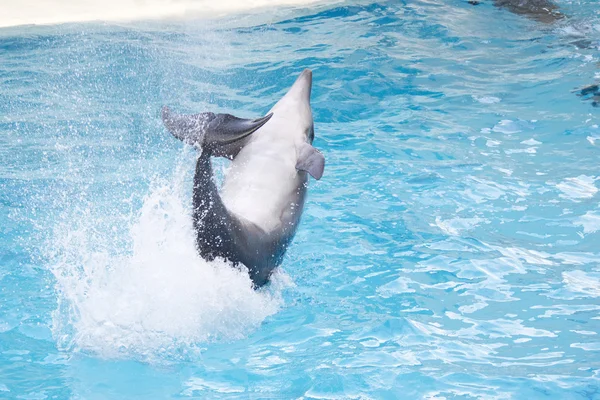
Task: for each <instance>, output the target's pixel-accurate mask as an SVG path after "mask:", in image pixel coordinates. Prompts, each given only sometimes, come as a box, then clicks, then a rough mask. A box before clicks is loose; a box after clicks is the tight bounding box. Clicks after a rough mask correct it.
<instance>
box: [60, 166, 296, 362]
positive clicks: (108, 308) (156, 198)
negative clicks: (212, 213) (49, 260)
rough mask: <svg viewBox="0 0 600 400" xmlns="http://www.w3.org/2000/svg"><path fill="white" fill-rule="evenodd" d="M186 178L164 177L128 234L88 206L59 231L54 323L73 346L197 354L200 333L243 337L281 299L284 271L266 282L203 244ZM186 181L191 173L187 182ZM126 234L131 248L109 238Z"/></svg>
mask: <svg viewBox="0 0 600 400" xmlns="http://www.w3.org/2000/svg"><path fill="white" fill-rule="evenodd" d="M184 181H185V180H184V179H182V178H175V179H174V180H173V181H171V182H157V183H155V184H153V185H152V189H151V190H150V193H149V194H148V195H147V196H146V197H145V199H144V200H143V205H142V208H141V210H139V211H138V212H137V213H135V214H134V215H132V216H131V217H129V218H128V219H129V221H128V224H129V228H128V229H125V230H124V232H126V233H125V235H126V236H127V237H125V238H122V239H123V240H117V241H115V240H114V237H111V235H113V234H115V233H114V232H115V231H113V230H110V229H107V230H104V231H103V230H102V229H99V228H98V227H99V226H102V221H100V217H94V216H92V215H91V212H89V211H88V214H83V215H81V214H80V215H81V217H80V218H79V219H78V221H77V223H73V218H72V216H71V217H69V218H65V219H63V220H62V222H60V223H58V224H57V226H56V229H55V234H54V236H53V239H52V241H53V246H54V250H55V253H54V255H53V260H54V267H53V269H52V271H53V274H54V276H55V277H56V289H57V293H58V308H57V310H56V311H55V312H54V315H53V333H54V336H55V337H56V339H57V342H58V344H59V346H60V347H61V348H62V349H65V350H72V351H86V352H91V353H94V354H98V355H100V356H102V357H108V358H113V357H116V358H122V357H126V358H127V357H134V358H138V359H143V360H150V361H152V360H165V359H167V360H168V359H171V358H177V359H179V358H182V357H183V358H189V357H194V355H196V354H197V353H198V352H199V351H200V347H199V345H200V344H201V343H206V342H211V341H215V340H231V339H238V338H242V337H244V336H245V335H247V334H248V333H250V332H251V331H252V330H254V329H256V328H257V327H258V326H259V325H260V324H261V322H262V321H263V320H264V319H265V318H266V317H268V316H269V315H272V314H274V313H275V312H277V310H278V309H279V307H280V305H281V303H282V299H281V290H282V288H283V286H285V285H286V283H285V281H286V278H285V277H283V276H282V274H278V275H276V276H275V277H274V280H273V283H272V285H270V287H269V288H267V289H265V290H261V291H255V290H253V289H252V286H251V281H250V279H249V277H248V274H247V272H246V271H245V270H238V269H235V268H232V267H231V265H229V264H228V263H227V262H225V261H223V260H220V261H218V260H217V261H214V262H206V261H204V260H202V259H201V258H200V257H199V256H198V255H197V253H196V249H195V245H194V232H193V226H192V222H191V221H192V219H191V215H190V209H189V206H188V205H187V204H188V203H189V201H188V200H189V199H188V198H187V195H186V193H185V190H184V188H185V185H184ZM185 183H187V182H185ZM114 243H121V245H120V246H122V247H123V248H111V246H114Z"/></svg>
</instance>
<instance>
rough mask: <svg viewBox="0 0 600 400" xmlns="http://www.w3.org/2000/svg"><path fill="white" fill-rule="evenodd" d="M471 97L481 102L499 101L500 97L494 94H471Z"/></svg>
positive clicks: (492, 102)
mask: <svg viewBox="0 0 600 400" xmlns="http://www.w3.org/2000/svg"><path fill="white" fill-rule="evenodd" d="M473 99H474V100H476V101H478V102H480V103H482V104H494V103H499V102H500V98H498V97H494V96H473Z"/></svg>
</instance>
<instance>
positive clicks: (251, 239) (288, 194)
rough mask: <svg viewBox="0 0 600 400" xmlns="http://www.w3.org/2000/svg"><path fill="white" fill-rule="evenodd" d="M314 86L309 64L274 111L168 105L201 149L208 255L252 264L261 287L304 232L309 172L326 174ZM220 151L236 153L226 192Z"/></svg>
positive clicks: (173, 128)
mask: <svg viewBox="0 0 600 400" xmlns="http://www.w3.org/2000/svg"><path fill="white" fill-rule="evenodd" d="M311 88H312V72H311V71H310V70H309V69H306V70H304V71H303V72H302V73H301V74H300V76H299V77H298V78H297V79H296V82H295V83H294V84H293V86H292V87H291V88H290V89H289V91H288V92H287V94H286V95H285V96H283V97H282V98H281V99H280V100H279V101H278V102H277V103H276V104H275V105H274V106H273V108H271V110H270V111H269V112H268V113H267V115H265V116H264V117H262V118H258V119H254V120H249V119H242V118H238V117H235V116H233V115H229V114H213V113H210V112H205V113H200V114H194V115H180V114H175V113H173V112H171V110H170V109H169V108H168V107H163V109H162V120H163V122H164V125H165V127H166V128H167V130H168V131H169V132H171V134H173V136H175V137H176V138H178V139H180V140H182V141H183V142H184V143H187V144H189V145H192V146H194V147H196V148H197V149H198V150H199V151H200V154H199V156H198V159H197V162H196V172H195V175H194V190H193V199H192V202H193V222H194V229H195V231H196V247H197V249H198V252H199V254H200V256H201V257H202V258H204V259H206V260H208V261H211V260H213V259H215V258H217V257H220V258H223V259H226V260H228V261H230V262H231V263H232V264H234V265H235V266H239V265H240V264H242V265H244V266H245V267H246V268H247V269H248V273H249V275H250V279H251V280H252V282H253V284H254V287H255V288H258V287H261V286H263V285H264V284H266V283H267V282H268V280H269V277H270V275H271V273H272V272H273V270H274V269H275V268H276V267H277V266H279V264H280V263H281V261H282V259H283V256H284V254H285V252H286V250H287V248H288V246H289V245H290V243H291V241H292V239H293V237H294V235H295V233H296V230H297V228H298V225H299V223H300V217H301V215H302V210H303V207H304V201H305V199H306V192H307V188H308V179H309V178H308V175H311V176H312V177H313V178H315V179H320V178H321V176H322V175H323V170H324V167H325V158H324V157H323V155H322V154H321V153H320V152H319V151H318V150H317V149H316V148H314V147H313V146H312V142H313V139H314V125H313V118H312V111H311V107H310V93H311ZM213 156H215V157H225V158H229V159H230V160H232V162H231V166H230V168H229V169H228V172H227V174H226V176H225V180H224V182H223V185H222V187H221V190H220V191H219V189H218V188H217V185H216V183H215V181H214V177H213V169H212V166H211V157H213Z"/></svg>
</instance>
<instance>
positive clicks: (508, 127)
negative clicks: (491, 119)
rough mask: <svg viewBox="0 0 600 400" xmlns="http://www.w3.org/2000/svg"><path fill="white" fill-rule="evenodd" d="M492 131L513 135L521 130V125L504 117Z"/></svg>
mask: <svg viewBox="0 0 600 400" xmlns="http://www.w3.org/2000/svg"><path fill="white" fill-rule="evenodd" d="M492 131H493V132H497V133H505V134H507V135H512V134H514V133H519V132H521V127H520V126H519V124H518V123H516V122H515V121H511V120H510V119H503V120H502V121H500V122H498V123H497V124H496V125H494V127H493V128H492Z"/></svg>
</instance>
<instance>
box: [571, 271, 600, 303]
mask: <svg viewBox="0 0 600 400" xmlns="http://www.w3.org/2000/svg"><path fill="white" fill-rule="evenodd" d="M562 277H563V283H564V284H565V286H566V287H567V288H568V290H569V291H571V292H574V293H578V294H581V295H583V296H585V297H600V279H599V278H598V277H595V276H592V275H590V274H588V273H586V272H585V271H580V270H574V271H567V272H563V273H562Z"/></svg>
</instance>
